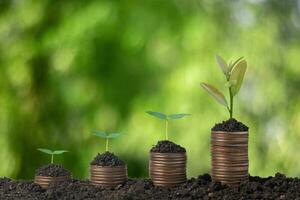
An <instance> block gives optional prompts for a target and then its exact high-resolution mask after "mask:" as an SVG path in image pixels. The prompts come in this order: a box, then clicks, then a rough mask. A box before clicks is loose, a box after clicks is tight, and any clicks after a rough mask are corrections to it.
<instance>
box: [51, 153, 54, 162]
mask: <svg viewBox="0 0 300 200" xmlns="http://www.w3.org/2000/svg"><path fill="white" fill-rule="evenodd" d="M53 160H54V155H53V154H51V164H53Z"/></svg>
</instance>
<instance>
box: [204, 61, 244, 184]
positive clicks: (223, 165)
mask: <svg viewBox="0 0 300 200" xmlns="http://www.w3.org/2000/svg"><path fill="white" fill-rule="evenodd" d="M216 60H217V63H218V65H219V66H220V68H221V70H222V72H223V74H224V75H225V80H226V82H225V85H226V87H227V88H228V93H229V103H228V102H227V100H226V98H225V96H224V94H223V93H222V92H220V91H219V90H218V89H217V88H216V87H214V86H212V85H209V84H207V83H201V86H202V87H203V88H204V89H205V90H206V91H207V92H208V93H209V94H210V95H212V96H213V97H214V98H215V100H217V101H218V102H219V103H220V104H221V105H223V106H225V107H226V108H227V110H228V112H229V116H230V119H229V120H227V121H223V122H222V123H219V124H216V125H215V126H214V127H213V128H212V129H211V164H212V178H213V180H214V181H221V182H223V183H225V184H228V185H230V186H238V185H239V184H240V183H242V182H244V181H247V180H248V176H249V175H248V174H249V173H248V168H249V160H248V135H249V134H248V127H247V126H246V125H244V124H243V123H242V122H239V121H237V120H236V119H234V118H233V103H234V97H235V96H236V95H237V94H238V92H239V90H240V88H241V86H242V83H243V79H244V75H245V72H246V70H247V62H246V60H244V59H243V57H241V58H239V59H237V60H236V61H234V62H232V61H231V62H229V63H226V62H225V61H224V59H223V58H221V57H220V56H216Z"/></svg>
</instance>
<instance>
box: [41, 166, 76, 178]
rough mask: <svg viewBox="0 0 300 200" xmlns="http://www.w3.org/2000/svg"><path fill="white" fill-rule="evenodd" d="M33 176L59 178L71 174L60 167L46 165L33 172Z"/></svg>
mask: <svg viewBox="0 0 300 200" xmlns="http://www.w3.org/2000/svg"><path fill="white" fill-rule="evenodd" d="M35 175H37V176H50V177H59V176H70V175H71V173H70V172H69V171H68V170H66V169H65V168H64V167H63V166H62V165H59V164H48V165H45V166H42V167H40V168H38V169H37V170H36V171H35Z"/></svg>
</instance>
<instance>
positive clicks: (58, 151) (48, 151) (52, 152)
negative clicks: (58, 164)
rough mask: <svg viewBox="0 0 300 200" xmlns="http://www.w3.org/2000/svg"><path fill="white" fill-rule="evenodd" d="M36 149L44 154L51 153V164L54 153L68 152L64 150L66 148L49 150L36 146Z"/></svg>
mask: <svg viewBox="0 0 300 200" xmlns="http://www.w3.org/2000/svg"><path fill="white" fill-rule="evenodd" d="M37 150H39V151H41V152H43V153H45V154H49V155H51V164H53V160H54V155H59V154H63V153H66V152H69V151H66V150H54V151H52V150H49V149H42V148H38V149H37Z"/></svg>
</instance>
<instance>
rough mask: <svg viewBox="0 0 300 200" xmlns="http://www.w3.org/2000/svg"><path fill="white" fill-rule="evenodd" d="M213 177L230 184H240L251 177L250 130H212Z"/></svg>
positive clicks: (215, 179)
mask: <svg viewBox="0 0 300 200" xmlns="http://www.w3.org/2000/svg"><path fill="white" fill-rule="evenodd" d="M211 162H212V178H213V180H214V181H220V182H223V183H225V184H227V185H229V186H233V187H235V186H239V185H240V183H242V182H244V181H247V180H248V178H249V174H248V167H249V160H248V132H221V131H212V134H211Z"/></svg>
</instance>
